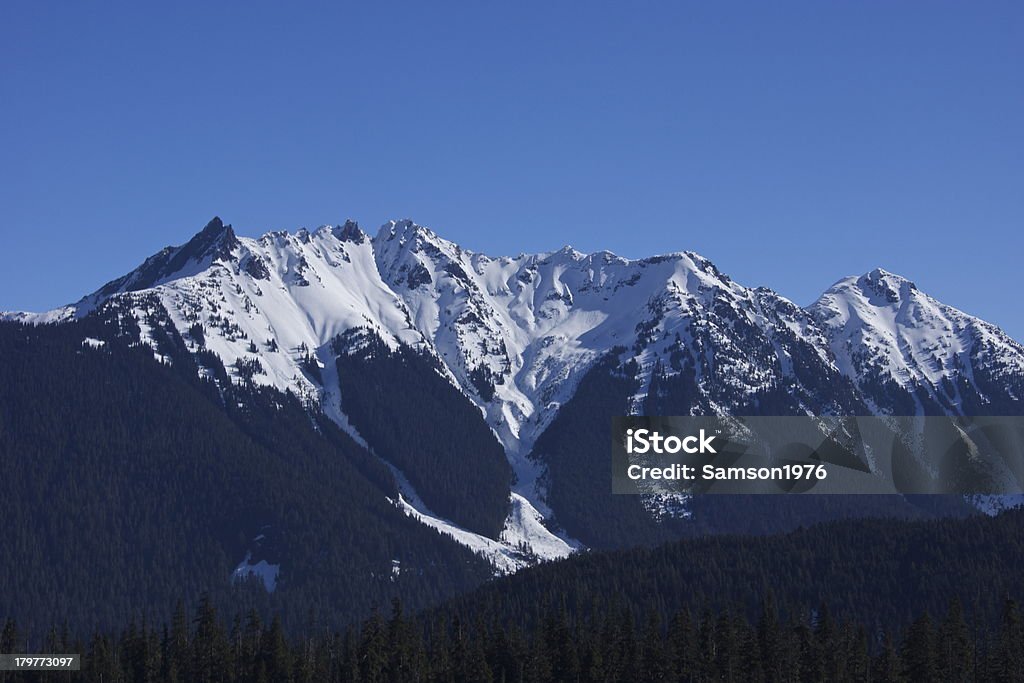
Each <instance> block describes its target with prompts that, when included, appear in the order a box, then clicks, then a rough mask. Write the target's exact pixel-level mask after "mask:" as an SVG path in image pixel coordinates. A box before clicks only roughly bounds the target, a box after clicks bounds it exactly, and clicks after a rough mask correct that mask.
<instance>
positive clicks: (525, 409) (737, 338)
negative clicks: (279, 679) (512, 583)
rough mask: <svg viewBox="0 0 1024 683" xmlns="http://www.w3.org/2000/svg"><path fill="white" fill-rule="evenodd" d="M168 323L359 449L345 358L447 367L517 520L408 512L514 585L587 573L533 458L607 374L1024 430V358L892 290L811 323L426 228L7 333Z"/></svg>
mask: <svg viewBox="0 0 1024 683" xmlns="http://www.w3.org/2000/svg"><path fill="white" fill-rule="evenodd" d="M154 302H158V304H159V305H160V306H162V308H163V309H165V310H166V312H167V314H168V316H169V318H170V320H171V321H172V323H173V326H174V327H175V328H176V330H177V332H178V333H179V334H180V335H181V337H182V338H183V339H185V340H186V341H187V343H188V344H189V345H190V348H191V349H193V350H194V351H196V352H198V351H200V350H204V351H206V352H213V353H215V354H216V355H217V356H219V357H220V359H221V360H222V361H223V363H224V366H225V367H227V368H228V371H229V372H230V373H231V374H232V376H233V379H235V380H239V381H240V380H243V379H244V380H246V381H251V382H254V383H256V384H265V385H270V386H273V387H276V388H278V389H280V390H288V391H291V392H293V393H295V394H297V395H299V396H301V397H304V398H305V399H306V400H307V401H309V402H311V403H314V404H317V405H319V406H320V407H322V409H323V411H324V412H325V413H326V414H327V415H328V416H329V417H331V418H332V419H333V420H334V421H335V422H337V423H338V424H339V425H341V426H342V427H343V428H345V429H346V430H348V431H349V432H350V433H351V434H353V435H354V436H355V437H356V438H357V439H359V440H361V441H362V443H366V441H365V440H364V439H363V435H361V434H360V430H359V429H358V426H356V425H354V424H353V423H352V421H351V420H350V419H349V418H350V416H349V415H348V414H347V413H346V411H345V410H344V409H343V403H344V402H343V400H342V395H341V391H342V390H341V386H342V384H343V383H342V382H339V379H338V370H337V361H338V354H339V353H345V354H359V353H360V349H361V348H363V347H362V346H361V345H360V343H358V341H354V340H358V339H359V337H358V336H355V337H354V336H352V334H351V333H352V332H353V331H354V330H358V331H359V332H360V334H361V335H365V334H367V333H372V335H374V336H375V337H376V338H379V340H380V341H382V342H383V344H384V345H385V346H386V347H387V348H389V349H398V348H409V349H413V350H415V351H416V352H417V353H418V354H421V355H422V356H424V357H425V358H429V359H432V361H431V362H434V363H436V365H435V367H436V370H437V372H439V373H441V374H442V375H443V376H444V377H445V378H446V380H447V381H449V382H450V383H451V384H452V385H453V386H454V387H456V388H457V389H458V391H460V392H461V393H462V394H463V395H464V396H465V397H466V399H467V400H469V401H471V402H472V404H473V405H475V406H476V407H477V408H478V409H479V411H480V413H481V414H482V415H483V417H484V419H485V420H486V423H487V425H489V427H490V428H491V429H492V430H493V432H494V434H495V435H496V437H497V439H498V440H499V441H500V444H501V446H502V448H503V449H504V451H505V454H506V456H507V458H508V460H509V463H510V464H511V466H512V470H513V472H514V480H513V485H512V491H511V492H510V494H511V495H512V498H511V501H512V504H511V507H510V510H511V512H510V514H509V520H508V522H507V523H506V527H505V531H504V532H502V534H501V536H500V537H499V538H497V539H488V538H485V537H483V536H481V535H480V534H473V533H471V532H468V531H465V530H464V529H458V528H456V527H454V526H453V525H451V524H450V523H449V521H447V520H444V519H440V518H438V517H436V516H433V515H431V514H430V513H429V511H428V510H427V509H426V505H425V504H424V503H422V501H421V500H420V499H419V498H418V497H417V495H416V492H415V491H414V490H411V489H412V487H411V486H409V485H408V483H407V482H406V485H405V487H404V488H405V489H406V490H405V495H404V497H403V501H402V504H403V505H407V506H409V509H410V513H411V514H415V515H418V516H419V517H420V518H421V519H422V520H424V521H425V522H427V523H431V524H433V525H436V526H438V527H439V528H443V529H447V530H449V531H451V532H453V533H457V534H460V536H459V537H460V538H461V539H462V540H463V542H465V543H467V544H470V545H473V544H476V546H475V547H478V548H479V549H480V550H481V551H483V552H489V553H492V554H493V556H494V557H495V558H496V562H498V563H499V564H501V566H504V567H506V568H514V567H515V566H518V565H517V563H519V562H522V561H523V560H522V557H523V552H525V553H526V555H530V554H531V553H532V554H534V555H537V556H541V557H558V556H562V555H565V554H567V553H569V552H571V549H572V547H573V545H574V542H573V541H572V539H571V538H569V537H568V536H566V535H564V534H563V535H562V536H558V535H556V534H554V533H553V532H551V531H548V530H547V529H546V528H545V526H544V525H543V524H542V523H541V520H543V519H544V518H545V517H547V516H549V515H550V513H551V510H550V509H549V507H548V505H547V501H546V498H545V484H544V481H545V478H544V476H543V475H544V474H545V470H546V464H545V462H544V459H543V454H542V453H540V454H538V453H533V451H534V445H535V443H536V442H537V439H538V437H539V436H540V435H541V434H542V433H544V431H545V430H546V429H547V428H548V427H549V426H550V425H551V423H552V421H553V420H554V419H555V417H556V416H557V415H558V413H559V409H560V408H561V407H562V406H563V405H564V404H565V403H566V402H567V401H569V400H571V399H572V397H573V396H574V394H575V392H576V389H577V386H578V385H579V382H580V381H581V379H582V378H583V377H584V376H585V375H586V374H587V373H588V372H589V371H590V370H591V369H592V368H593V367H594V366H595V364H596V362H597V361H598V360H599V359H602V358H607V357H609V355H611V356H612V357H614V358H615V360H616V362H617V363H618V364H619V365H620V367H621V368H624V369H627V370H628V372H629V374H631V377H630V380H631V381H632V387H633V389H632V390H631V391H633V394H632V395H631V396H630V397H629V400H628V408H629V409H630V410H632V411H634V412H645V411H653V410H657V409H661V410H662V411H663V412H669V410H671V412H675V413H680V412H683V411H685V412H694V413H696V412H723V413H734V414H758V413H760V414H800V413H814V414H822V413H832V414H855V413H861V414H863V413H885V414H934V413H940V414H941V413H949V414H972V413H975V414H977V413H982V412H986V413H1002V414H1022V413H1024V347H1022V346H1021V345H1020V344H1019V343H1017V342H1016V341H1014V340H1013V339H1011V338H1009V337H1008V336H1007V335H1006V334H1004V333H1003V332H1001V331H1000V330H999V329H998V328H997V327H995V326H993V325H991V324H989V323H986V322H983V321H981V320H978V319H976V318H972V317H971V316H968V315H967V314H965V313H962V312H960V311H957V310H956V309H953V308H951V307H949V306H945V305H943V304H941V303H939V302H937V301H935V300H934V299H931V298H930V297H928V296H927V295H925V294H924V293H922V292H920V291H919V290H918V289H917V288H916V287H915V286H914V285H913V283H911V282H909V281H907V280H905V279H903V278H900V277H898V276H896V275H892V274H890V273H887V272H885V271H882V270H875V271H872V272H871V273H868V274H866V275H863V276H860V277H852V278H846V279H843V280H841V281H839V282H838V283H837V284H835V285H834V286H833V287H832V288H830V289H829V290H828V291H827V292H826V293H825V294H824V295H822V297H821V298H820V299H819V300H818V301H817V302H815V303H814V304H813V305H811V306H809V307H807V308H806V309H805V308H801V307H799V306H797V305H795V304H793V303H792V302H790V301H788V300H787V299H785V298H783V297H781V296H780V295H778V294H777V293H775V292H773V291H771V290H769V289H765V288H756V289H753V288H748V287H745V286H743V285H740V284H738V283H736V282H734V281H733V280H731V279H730V278H729V277H728V276H727V275H725V274H723V273H721V272H720V271H719V270H718V269H717V268H716V267H715V266H714V264H712V263H711V262H710V261H708V260H707V259H705V258H703V257H701V256H699V255H697V254H694V253H691V252H681V253H674V254H668V255H663V256H657V257H652V258H647V259H640V260H630V259H625V258H622V257H619V256H616V255H615V254H612V253H610V252H598V253H595V254H582V253H580V252H577V251H575V250H573V249H572V248H570V247H564V248H562V249H560V250H558V251H555V252H551V253H544V254H535V255H519V256H516V257H490V256H486V255H484V254H480V253H475V252H471V251H469V250H466V249H463V248H462V247H460V246H459V245H456V244H454V243H452V242H449V241H447V240H444V239H442V238H440V237H439V236H437V235H436V234H435V233H433V232H432V231H431V230H429V229H427V228H425V227H423V226H420V225H416V224H415V223H413V222H411V221H408V220H403V221H391V222H389V223H386V224H385V225H384V226H383V227H381V228H380V230H379V231H378V232H377V234H376V235H375V236H372V237H371V236H370V235H367V234H366V233H364V232H363V231H362V230H361V229H360V228H359V227H358V226H357V225H356V224H355V223H354V222H351V221H349V222H346V223H345V224H344V225H340V226H324V227H321V228H319V229H317V230H315V231H307V230H305V229H302V230H298V231H297V232H295V233H289V232H271V233H267V234H265V235H263V236H261V237H258V238H247V237H239V236H237V235H235V233H234V231H233V230H232V229H231V227H230V226H227V225H224V224H223V223H222V222H221V221H220V219H217V218H215V219H214V220H212V221H211V222H210V223H209V224H208V225H207V226H206V227H205V228H204V229H203V230H202V231H201V232H199V233H198V234H197V235H196V236H195V237H193V238H192V239H191V240H190V241H189V242H188V243H186V244H184V245H182V246H179V247H168V248H166V249H163V250H162V251H160V252H159V253H157V254H155V255H153V256H151V257H150V258H148V259H146V261H144V262H143V263H142V265H140V266H139V267H138V268H137V269H135V270H134V271H132V272H131V273H128V274H127V275H125V276H123V277H120V278H118V279H116V280H113V281H111V282H110V283H108V284H106V285H104V286H103V287H101V288H100V289H99V290H97V291H96V292H94V293H92V294H89V295H87V296H85V297H83V298H82V299H81V300H80V301H79V302H77V303H75V304H72V305H69V306H66V307H64V308H61V309H58V310H55V311H51V312H47V313H42V314H28V313H8V314H4V317H5V318H8V319H16V320H23V321H29V322H52V321H59V320H62V319H69V318H74V317H81V316H85V315H88V314H89V313H90V312H92V311H94V310H96V309H97V308H101V307H116V308H118V309H119V310H122V311H124V312H131V314H132V315H134V316H135V317H136V318H137V319H138V321H139V324H140V327H141V328H142V330H143V337H144V339H142V340H141V341H142V342H151V340H150V339H148V338H145V337H147V335H149V333H150V331H151V329H150V327H149V325H150V322H149V320H150V314H151V312H152V311H151V308H152V306H153V305H154ZM346 340H347V341H346ZM152 345H153V346H154V348H155V349H157V350H158V345H157V344H155V343H154V344H152ZM367 445H368V446H369V447H370V448H371V449H373V448H375V444H374V443H369V444H367ZM392 464H394V463H392ZM397 474H398V475H399V476H400V477H401V475H402V473H401V472H398V473H397ZM524 549H525V550H524ZM521 551H522V552H521Z"/></svg>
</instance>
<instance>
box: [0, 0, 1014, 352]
mask: <svg viewBox="0 0 1024 683" xmlns="http://www.w3.org/2000/svg"><path fill="white" fill-rule="evenodd" d="M213 5H217V6H216V7H214V6H213ZM1022 65H1024V5H1022V4H1021V3H1020V2H994V1H993V2H982V3H966V2H942V1H938V2H898V3H895V2H863V1H858V2H852V1H841V0H836V1H834V2H833V1H830V2H820V1H819V0H815V1H813V2H810V1H809V2H771V3H768V2H760V1H759V2H723V3H710V2H693V3H688V2H663V3H648V2H635V3H625V2H620V3H597V2H580V3H568V2H543V3H541V2H538V3H530V2H526V3H451V4H449V3H411V2H410V3H403V4H389V3H384V2H373V3H358V4H356V3H334V2H332V3H324V4H322V5H315V4H311V3H310V4H307V3H303V8H302V9H296V8H295V7H291V6H288V4H286V3H250V2H246V3H239V4H235V5H232V4H230V3H194V4H193V3H161V4H159V5H158V4H156V3H123V4H120V3H115V2H103V3H56V2H45V1H35V2H20V1H12V2H5V3H3V4H2V5H0V101H2V102H3V104H2V106H0V148H2V150H3V153H2V155H0V231H2V244H3V251H2V253H3V259H2V264H3V267H2V268H0V309H28V310H39V309H45V308H50V307H54V306H56V305H59V304H63V303H66V302H69V301H72V300H74V299H76V298H77V297H78V296H79V295H81V294H82V293H84V292H86V291H91V290H93V289H95V288H96V287H98V286H99V285H101V284H102V283H103V282H105V281H106V280H108V279H111V278H112V277H114V276H116V275H119V274H121V273H123V272H125V271H127V270H129V269H130V268H132V267H134V266H135V265H136V264H137V263H139V262H140V261H141V260H142V259H143V258H144V257H146V256H147V255H149V254H150V253H152V252H154V251H156V250H157V249H159V248H160V247H162V246H164V245H167V244H177V243H180V242H182V241H184V240H186V239H187V238H188V237H189V236H190V235H191V234H192V233H194V232H195V231H197V230H198V229H200V228H201V227H202V226H203V225H204V224H205V222H206V221H207V220H208V219H209V218H210V217H211V216H213V215H214V214H218V215H220V216H221V217H223V218H224V219H225V220H226V221H227V222H230V223H232V224H234V226H235V227H236V229H237V231H238V232H239V233H240V234H246V235H256V234H260V233H262V232H264V231H266V230H270V229H280V228H288V229H292V228H296V227H300V226H307V227H315V226H317V225H320V224H323V223H335V222H340V221H342V220H344V219H345V218H346V217H352V218H355V219H357V220H359V221H360V222H361V224H363V225H364V227H367V228H371V229H375V228H376V226H377V225H379V224H380V223H382V222H384V221H385V220H387V219H389V218H401V217H411V218H413V219H414V220H416V221H417V222H420V223H423V224H426V225H429V226H431V227H432V228H434V229H435V230H436V231H437V232H438V233H440V234H441V235H442V236H445V237H447V238H449V239H452V240H455V241H457V242H459V243H461V244H463V245H464V246H466V247H467V248H470V249H474V250H478V251H484V252H488V253H492V254H506V253H509V254H514V253H519V252H523V251H545V250H552V249H557V248H558V247H560V246H562V245H563V244H566V243H568V244H572V245H573V246H575V247H576V248H578V249H580V250H583V251H592V250H597V249H611V250H612V251H615V252H617V253H620V254H623V255H625V256H631V257H639V256H645V255H650V254H653V253H658V252H666V251H677V250H683V249H692V250H695V251H698V252H700V253H702V254H704V255H705V256H708V257H709V258H711V259H712V260H713V261H715V262H716V263H717V264H718V266H719V267H720V268H721V269H722V270H724V271H725V272H727V273H729V274H730V275H732V276H733V277H734V278H735V279H736V280H738V281H740V282H742V283H744V284H748V285H768V286H771V287H773V288H774V289H776V290H778V291H779V292H781V293H782V294H783V295H785V296H788V297H789V298H791V299H793V300H795V301H796V302H797V303H800V304H807V303H809V302H810V301H812V300H813V299H814V298H816V296H817V295H818V294H819V293H820V292H821V291H823V290H824V289H825V288H827V287H828V286H829V285H830V284H831V283H832V282H834V281H835V280H837V279H839V278H840V277H842V276H844V275H849V274H853V273H860V272H864V271H867V270H870V269H871V268H873V267H875V266H882V267H885V268H887V269H888V270H891V271H894V272H898V273H901V274H903V275H906V276H907V277H910V278H911V279H913V280H915V281H916V282H917V283H918V285H919V286H920V287H921V288H922V289H924V290H925V291H927V292H929V293H931V294H933V295H935V296H937V297H938V298H940V299H942V300H944V301H946V302H948V303H950V304H953V305H956V306H958V307H960V308H963V309H965V310H967V311H968V312H971V313H974V314H976V315H980V316H981V317H984V318H986V319H989V320H991V321H993V322H996V323H998V324H1000V325H1002V326H1003V327H1004V328H1005V329H1007V331H1009V332H1010V333H1011V334H1013V335H1014V336H1015V337H1016V338H1017V339H1024V307H1022V306H1021V305H1020V303H1019V295H1020V292H1021V291H1022V285H1024V275H1022V274H1021V273H1022V269H1021V267H1020V263H1019V262H1020V259H1021V255H1022V254H1024V234H1022V228H1024V69H1022V68H1021V67H1022Z"/></svg>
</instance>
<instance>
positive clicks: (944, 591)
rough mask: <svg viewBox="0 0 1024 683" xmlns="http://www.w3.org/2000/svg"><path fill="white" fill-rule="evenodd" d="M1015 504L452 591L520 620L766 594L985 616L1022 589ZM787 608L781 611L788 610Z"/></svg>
mask: <svg viewBox="0 0 1024 683" xmlns="http://www.w3.org/2000/svg"><path fill="white" fill-rule="evenodd" d="M1021 566H1024V509H1020V508H1018V509H1014V510H1011V511H1008V512H1004V513H1003V514H1001V515H999V516H996V517H985V516H980V515H979V516H974V517H970V518H966V519H938V520H927V521H913V522H910V521H905V520H896V519H862V520H846V521H838V522H828V523H824V524H818V525H815V526H812V527H809V528H806V529H800V530H797V531H793V532H790V533H786V534H778V535H774V536H711V537H705V538H697V539H688V540H683V541H677V542H673V543H669V544H665V545H662V546H659V547H656V548H636V549H632V550H619V551H612V552H600V553H599V552H594V553H584V554H580V555H576V556H573V557H570V558H568V559H566V560H563V561H561V562H557V563H552V564H548V565H541V566H539V567H535V568H532V569H528V570H524V571H521V572H519V573H517V574H515V575H513V576H510V577H507V578H505V579H502V580H501V581H498V582H494V583H492V584H489V585H485V586H483V587H481V588H479V589H477V590H476V591H474V592H472V593H469V594H468V595H465V596H462V597H458V598H455V599H454V600H453V601H452V603H451V606H452V609H454V610H455V611H456V612H458V613H460V614H465V615H469V617H470V618H472V617H473V616H474V615H477V614H484V615H497V618H499V619H501V620H502V621H503V622H513V623H520V624H523V625H529V624H531V623H534V622H535V621H536V619H537V616H538V615H539V614H541V613H543V611H544V610H548V609H566V610H568V611H569V612H570V613H571V614H578V615H586V614H589V613H601V612H605V611H607V610H609V609H619V608H625V609H628V610H630V611H631V612H633V613H634V614H639V613H641V612H642V611H644V610H645V609H651V608H653V609H655V610H656V611H657V612H658V613H659V614H661V615H662V616H663V617H666V618H667V617H668V616H669V615H671V614H672V613H673V612H675V611H677V610H681V609H691V610H698V609H702V608H704V607H708V608H711V609H712V610H715V611H721V610H724V609H732V610H737V611H739V612H741V613H744V614H746V615H748V616H751V617H752V616H753V615H754V614H755V613H756V611H757V609H758V606H759V604H760V603H761V601H762V600H763V599H764V598H765V596H767V595H769V594H774V595H775V596H776V597H777V598H778V600H779V603H780V606H785V605H789V606H791V607H792V608H793V609H795V610H798V611H799V610H809V609H812V608H816V607H817V606H819V605H822V604H824V605H826V606H827V607H828V609H829V610H830V611H831V612H832V613H833V614H834V615H836V616H837V617H838V618H843V619H850V620H854V621H856V622H858V623H862V624H865V625H868V626H870V627H871V628H873V629H875V628H877V629H883V628H889V629H898V628H903V627H905V626H907V625H909V623H910V622H911V620H912V619H913V618H914V617H915V616H918V615H920V614H921V613H923V612H925V611H927V612H930V613H931V614H933V615H935V614H939V613H941V612H942V611H943V610H944V609H945V608H946V607H947V606H948V603H949V601H950V600H951V599H953V598H958V599H959V600H960V601H961V602H962V603H963V605H964V608H965V610H967V611H969V612H971V613H972V614H977V615H978V616H979V618H981V619H983V620H991V619H993V618H995V617H996V616H997V615H998V614H999V611H1000V609H1001V608H1002V604H1003V600H1004V598H1006V597H1007V596H1014V597H1019V596H1022V595H1024V573H1022V572H1021V571H1020V567H1021ZM797 614H798V612H797V613H794V614H793V615H791V616H796V615H797Z"/></svg>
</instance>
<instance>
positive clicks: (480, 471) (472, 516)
mask: <svg viewBox="0 0 1024 683" xmlns="http://www.w3.org/2000/svg"><path fill="white" fill-rule="evenodd" d="M334 351H335V353H336V354H337V364H338V379H339V382H340V384H341V400H342V407H343V408H344V410H345V414H346V415H348V417H349V419H350V420H351V421H352V424H353V425H355V427H356V428H357V429H358V430H359V433H360V435H362V436H363V437H364V438H365V439H366V440H367V442H368V443H369V444H370V445H371V446H372V447H373V449H374V451H375V452H376V453H377V454H378V455H380V456H381V457H382V458H384V459H385V460H387V461H388V462H390V463H392V464H393V465H395V466H396V467H398V468H399V469H400V470H401V471H402V472H403V473H404V474H405V476H406V477H408V479H409V483H411V484H412V486H413V488H414V489H415V490H416V492H417V493H418V494H419V496H420V497H421V498H422V499H423V501H424V502H425V503H426V504H427V505H428V506H429V507H430V509H431V510H432V511H433V512H435V513H437V514H439V515H441V516H442V517H444V518H446V519H450V520H452V521H455V522H457V523H459V524H461V525H462V526H464V527H465V528H467V529H470V530H472V531H476V532H477V533H480V534H483V535H485V536H488V537H490V538H497V536H498V534H499V533H500V532H501V529H502V526H503V525H504V523H505V517H506V516H507V515H508V507H509V483H510V481H511V479H512V469H511V467H510V466H509V464H508V460H506V459H505V452H504V450H503V449H502V447H501V444H500V443H499V442H498V439H497V438H496V437H495V436H494V433H493V432H491V430H490V428H489V427H488V426H487V423H486V422H485V421H484V419H483V417H482V416H481V414H480V410H479V409H478V408H477V407H476V406H475V405H473V404H472V403H471V402H470V401H469V399H467V398H466V397H465V396H464V395H463V394H462V393H461V392H460V391H459V390H458V389H457V388H456V387H455V386H454V385H452V384H451V383H450V382H449V381H448V380H447V379H445V378H444V377H443V376H442V375H441V365H440V364H439V363H437V361H436V360H434V359H433V358H432V357H430V356H428V355H425V354H421V353H418V352H417V351H416V350H414V349H412V348H410V347H407V346H400V347H399V348H397V349H395V350H393V351H392V350H390V349H388V347H387V346H386V345H385V344H384V342H382V341H381V340H380V338H378V337H377V336H376V335H374V334H373V333H372V332H369V331H367V330H352V331H350V332H348V333H346V334H345V335H343V336H341V337H339V338H338V339H336V340H335V342H334Z"/></svg>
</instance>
